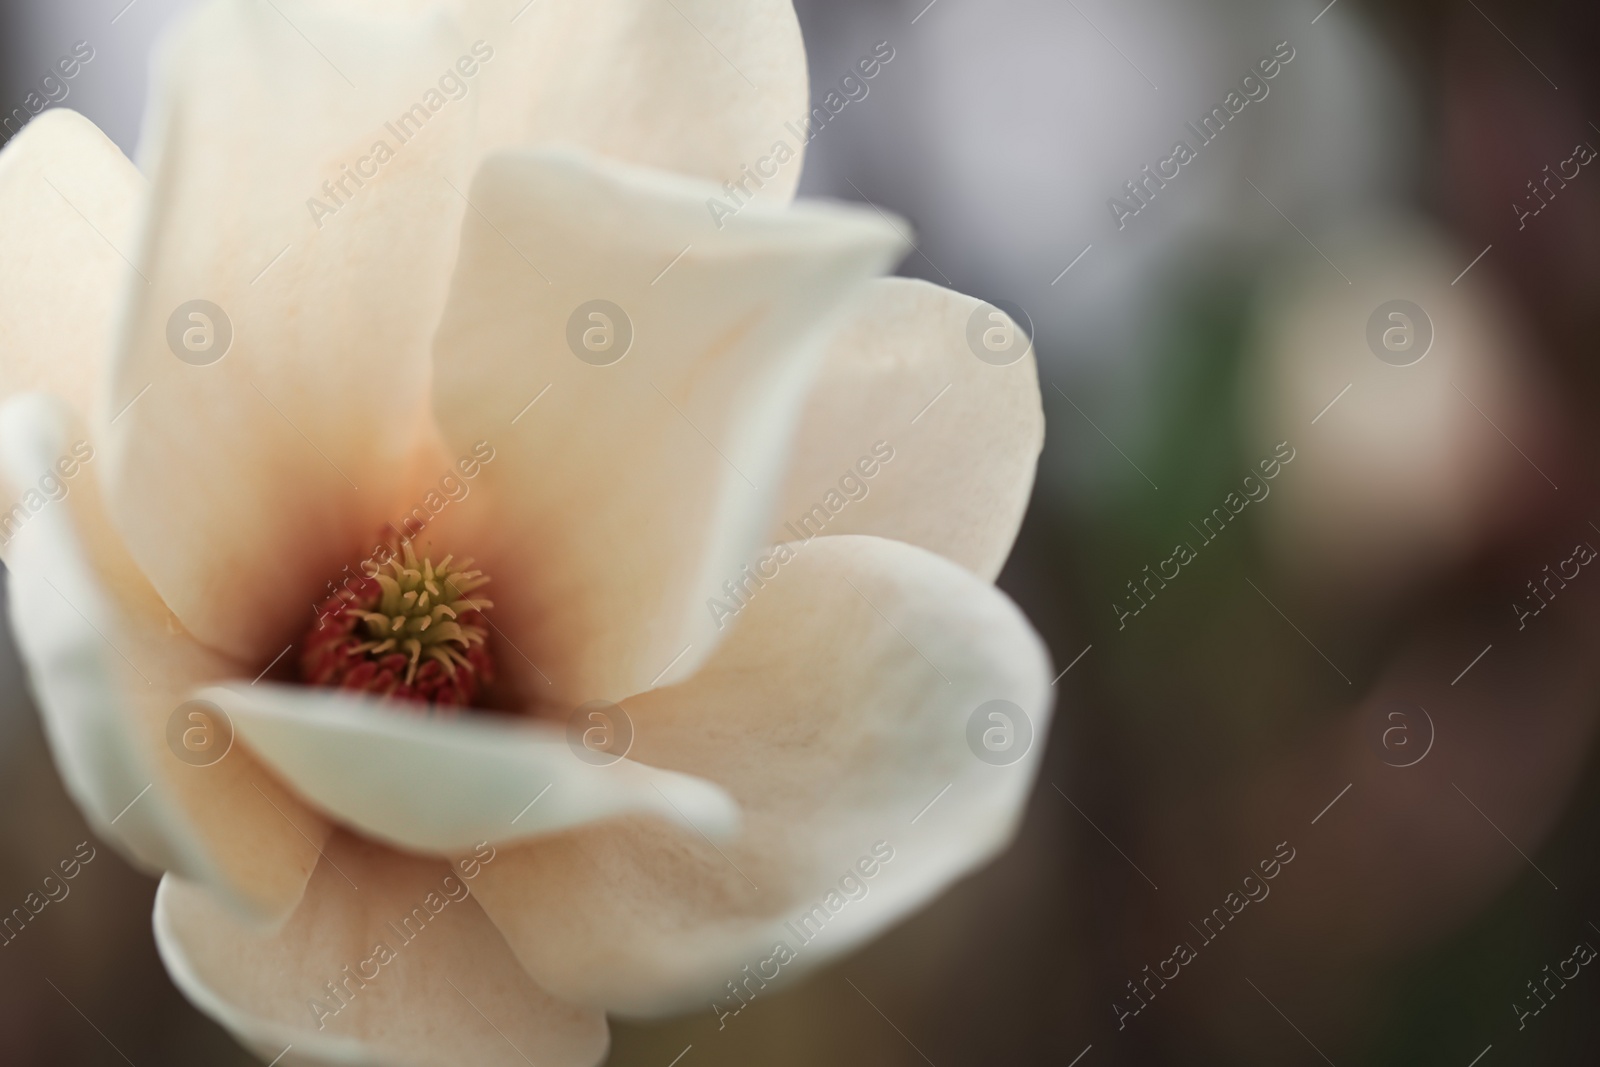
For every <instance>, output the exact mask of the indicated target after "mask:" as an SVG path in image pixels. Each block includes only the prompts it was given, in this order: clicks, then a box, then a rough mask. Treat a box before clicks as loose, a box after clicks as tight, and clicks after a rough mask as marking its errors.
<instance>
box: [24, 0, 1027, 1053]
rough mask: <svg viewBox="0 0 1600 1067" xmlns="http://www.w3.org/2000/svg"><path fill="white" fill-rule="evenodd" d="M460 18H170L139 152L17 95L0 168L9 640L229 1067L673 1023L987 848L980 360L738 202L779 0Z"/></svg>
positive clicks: (497, 1045) (763, 146)
mask: <svg viewBox="0 0 1600 1067" xmlns="http://www.w3.org/2000/svg"><path fill="white" fill-rule="evenodd" d="M511 7H512V5H501V4H498V3H496V4H488V3H485V4H476V3H468V2H459V3H454V4H445V3H440V4H427V3H410V4H395V5H392V8H388V9H384V10H381V11H379V10H377V9H376V8H377V5H372V4H367V3H357V2H355V0H350V2H347V3H339V4H332V5H328V4H323V5H313V4H310V3H293V2H290V0H274V2H272V3H266V2H261V3H257V2H254V0H227V2H220V3H215V4H212V5H209V6H207V7H204V8H202V9H200V10H199V11H198V12H197V13H196V14H195V16H194V17H193V18H192V19H191V20H190V21H188V22H187V23H186V24H184V25H183V26H182V28H181V29H180V31H179V32H178V33H177V34H176V35H175V36H174V37H173V39H172V40H171V41H170V42H169V44H168V46H167V48H166V50H165V52H164V54H163V56H162V59H161V63H160V66H159V69H160V72H161V73H160V75H159V76H158V78H157V79H156V85H155V94H154V101H153V103H152V114H151V117H150V119H149V121H148V122H147V127H146V132H145V144H146V149H147V151H148V153H149V155H148V159H146V160H145V161H144V166H143V174H145V175H148V178H149V183H148V185H147V184H146V180H145V178H144V177H141V172H140V171H139V170H136V169H135V168H134V166H133V165H132V164H131V163H129V162H128V161H127V160H126V159H124V158H123V157H122V156H121V155H120V154H119V153H118V151H117V150H116V149H115V148H114V147H113V146H112V145H111V143H110V142H109V141H107V140H106V139H105V138H104V137H103V136H101V135H100V133H99V132H98V131H97V130H95V129H94V127H93V126H92V125H91V124H90V123H88V122H87V121H85V120H84V119H82V118H81V117H78V116H76V115H74V114H72V113H70V112H67V111H52V112H49V113H47V114H45V115H43V116H41V117H40V118H38V119H36V120H35V121H34V122H33V123H32V124H31V125H30V126H29V127H28V128H27V130H26V131H25V132H24V133H23V134H22V135H21V136H19V137H18V138H16V139H15V141H14V142H13V143H12V144H11V145H10V146H9V147H8V148H7V149H6V151H5V152H4V154H3V155H0V212H3V213H4V214H3V216H0V290H3V291H4V292H5V293H6V296H7V300H6V304H5V307H4V311H3V315H0V354H3V358H4V360H5V361H6V362H5V368H6V373H5V376H4V384H3V389H4V391H5V393H6V394H7V397H8V399H7V400H6V402H5V405H4V407H3V409H0V470H3V474H4V480H5V491H6V493H7V494H8V496H7V497H5V500H4V501H3V502H4V503H8V504H9V503H10V502H14V503H15V506H11V507H10V508H9V510H8V511H6V512H5V513H4V514H0V526H3V531H0V532H3V534H4V536H5V538H6V544H5V558H6V562H7V564H8V565H9V567H10V568H11V586H10V588H11V617H12V621H13V626H14V629H15V632H16V634H17V638H18V641H19V643H20V645H21V647H22V651H23V655H24V657H25V659H26V662H27V665H28V669H29V673H30V677H31V679H32V684H33V688H34V692H35V695H36V697H37V700H38V703H39V706H40V708H41V710H42V712H43V715H44V720H45V724H46V728H47V733H48V736H49V740H50V743H51V746H52V749H53V752H54V754H55V757H56V760H57V762H58V764H59V766H60V769H61V772H62V775H63V777H64V778H65V780H66V783H67V785H68V787H69V788H70V790H71V792H72V795H73V796H74V798H75V799H76V801H77V802H78V803H79V804H80V805H81V806H82V808H83V810H84V812H85V813H86V814H87V816H88V818H89V820H90V821H91V823H92V824H93V826H94V828H95V829H96V831H97V832H98V833H99V834H101V835H102V836H103V837H105V838H106V839H107V840H108V841H110V842H113V843H114V844H115V845H116V846H118V847H119V848H120V849H121V850H122V851H123V852H124V853H125V854H126V855H127V856H128V857H129V858H130V859H132V860H133V861H134V862H135V863H137V864H139V865H141V866H142V867H144V868H146V869H149V870H152V871H160V872H165V876H164V877H163V879H162V883H161V888H160V891H159V893H158V895H157V902H156V912H155V933H156V939H157V942H158V945H159V947H160V951H161V954H162V957H163V959H164V960H165V962H166V965H167V967H168V969H169V971H170V973H171V974H172V977H173V979H174V981H175V982H176V983H177V984H178V985H179V987H180V988H181V989H182V990H183V991H184V993H185V994H186V995H187V996H188V997H189V998H190V999H191V1000H192V1001H193V1002H194V1003H195V1004H196V1005H197V1006H199V1007H200V1008H201V1009H202V1010H204V1011H205V1012H207V1013H208V1014H210V1015H211V1016H212V1017H214V1018H216V1019H217V1020H219V1021H220V1022H221V1023H222V1024H223V1025H225V1026H227V1027H228V1028H229V1029H230V1030H231V1031H232V1032H233V1033H234V1034H236V1035H237V1036H238V1037H239V1039H240V1040H241V1041H243V1042H244V1043H246V1044H247V1045H248V1046H249V1047H250V1048H252V1050H254V1051H256V1052H257V1053H258V1054H260V1055H262V1056H263V1057H264V1058H265V1059H268V1060H271V1059H272V1058H273V1057H277V1056H280V1055H282V1056H283V1057H284V1058H283V1059H282V1060H281V1061H280V1062H282V1063H294V1062H301V1063H383V1064H419V1065H420V1064H429V1065H431V1064H456V1063H473V1064H512V1063H524V1062H537V1063H539V1064H542V1065H555V1067H560V1065H568V1064H593V1063H596V1062H597V1061H598V1060H599V1059H600V1058H602V1056H603V1055H604V1051H605V1047H606V1041H607V1036H606V1035H607V1031H606V1023H605V1013H606V1012H608V1011H614V1012H619V1013H628V1014H640V1015H648V1014H654V1013H662V1012H673V1011H681V1010H685V1009H690V1008H692V1009H694V1010H698V1011H705V1010H706V1009H707V1007H708V1006H709V1007H710V1009H711V1010H712V1011H713V1012H716V1013H717V1014H718V1017H719V1018H720V1019H722V1020H723V1024H724V1025H725V1024H726V1017H727V1015H728V1014H730V1013H732V1012H733V1011H735V1010H737V1008H738V1007H739V1005H741V1004H742V1003H743V1002H744V1001H745V1000H747V999H748V998H749V997H751V996H754V995H755V994H756V992H758V991H763V990H765V989H766V988H767V987H768V985H769V984H770V983H772V982H778V981H783V980H787V979H789V978H791V977H793V975H795V974H798V973H800V972H802V971H804V970H806V969H809V968H811V967H814V966H815V965H817V964H818V963H820V962H822V961H824V960H826V959H828V958H830V957H833V956H835V955H837V954H838V953H840V952H843V951H845V950H847V949H849V948H850V947H852V946H854V945H857V944H860V943H861V942H862V941H863V940H865V939H867V938H869V937H871V936H873V935H874V934H875V933H877V932H878V931H881V930H882V929H884V928H885V926H887V925H888V924H890V923H893V922H895V921H896V920H898V919H900V918H902V917H904V916H905V915H907V914H908V913H909V912H910V911H912V910H913V909H915V908H916V907H918V906H919V905H921V904H922V903H924V902H925V901H927V900H928V899H929V898H930V897H931V896H933V895H934V894H936V893H938V892H939V891H940V890H941V889H942V888H943V887H945V886H946V885H948V884H949V883H950V882H951V881H952V880H953V879H955V878H957V877H959V876H960V875H962V874H964V873H966V872H968V871H970V870H972V869H973V868H974V867H976V866H977V865H979V864H981V863H983V862H984V861H985V860H986V859H987V858H989V857H990V856H992V855H993V854H994V853H995V852H996V850H998V849H999V848H1001V847H1002V846H1003V845H1004V844H1005V842H1006V841H1007V840H1008V838H1009V836H1010V834H1011V832H1012V831H1013V829H1014V826H1015V823H1016V820H1017V818H1018V814H1019V811H1020V808H1021V805H1022V802H1023V799H1024V797H1025V796H1026V794H1027V792H1028V788H1029V785H1030V781H1031V778H1032V772H1033V768H1034V766H1035V761H1036V758H1037V755H1038V752H1039V751H1040V749H1041V747H1042V744H1041V739H1042V736H1043V731H1044V729H1045V727H1046V723H1047V718H1048V714H1049V695H1048V694H1049V671H1048V666H1047V661H1046V656H1045V653H1044V650H1043V648H1042V647H1041V644H1040V642H1039V641H1038V639H1037V637H1036V636H1035V635H1034V633H1033V632H1032V630H1031V629H1030V628H1029V626H1028V625H1027V623H1026V621H1025V620H1024V619H1023V617H1022V616H1021V614H1020V613H1019V612H1018V610H1017V609H1016V608H1015V606H1013V605H1012V604H1011V603H1010V601H1008V600H1007V599H1006V598H1005V597H1004V596H1002V595H1001V594H1000V593H999V592H997V591H996V590H995V589H994V588H993V586H992V584H991V583H992V580H993V578H994V576H995V574H996V573H997V572H998V570H999V568H1000V565H1001V563H1002V562H1003V560H1004V559H1005V557H1006V555H1007V553H1008V552H1009V550H1010V546H1011V542H1012V540H1013V538H1014V537H1015V534H1016V530H1017V527H1018V524H1019V522H1020V519H1021V515H1022V512H1023V508H1024V505H1025V502H1026V499H1027V496H1028V492H1029V489H1030V486H1031V483H1032V479H1033V470H1034V464H1035V460H1036V457H1037V454H1038V450H1039V448H1040V441H1041V433H1042V429H1041V427H1042V416H1041V411H1040V401H1039V393H1038V383H1037V379H1036V375H1035V372H1034V369H1033V363H1032V359H1031V355H1029V354H1028V353H1027V351H1026V346H1025V345H1023V346H1022V347H1019V348H1018V349H1017V352H1018V353H1019V354H1020V357H1021V358H1018V359H1015V360H1013V361H1010V362H1009V363H1007V361H1006V360H1004V359H994V358H978V354H979V353H984V352H985V350H984V345H988V346H989V347H990V348H993V347H995V345H996V343H998V344H999V345H1000V346H1001V347H1004V346H1005V345H1007V344H1016V343H1019V342H1016V341H1015V340H1014V339H1013V340H1007V339H1008V338H1010V337H1011V335H1012V333H1013V332H1014V327H1013V326H1012V325H1011V324H1009V323H1008V322H1006V321H1005V320H1003V319H1002V318H999V317H995V316H997V314H998V313H996V312H994V311H993V309H991V308H988V307H987V306H986V305H981V304H980V303H979V302H978V301H976V300H973V299H971V298H968V297H964V296H961V295H958V294H955V293H952V292H949V291H947V290H944V289H941V288H938V287H935V286H931V285H927V284H923V283H921V282H914V281H905V280H893V279H882V278H877V277H876V276H877V275H880V274H881V273H882V272H883V271H884V270H886V269H887V268H888V267H889V266H891V265H892V263H893V262H894V260H895V259H896V258H897V257H898V256H900V255H901V254H902V253H903V252H904V251H905V244H906V239H905V238H904V236H903V234H904V227H903V224H901V223H899V222H897V221H895V220H892V219H889V218H888V217H887V216H885V215H883V214H882V213H880V212H878V211H876V210H870V209H864V208H863V209H855V208H845V207H842V206H836V205H825V204H798V205H789V204H788V203H787V201H788V200H789V198H790V196H791V194H792V191H793V188H794V184H795V182H796V179H797V176H798V169H799V159H798V155H799V152H800V150H801V149H802V148H803V145H801V144H799V143H798V138H797V137H796V136H795V135H794V133H793V132H792V131H791V130H790V127H789V126H788V125H786V123H788V122H789V121H790V120H793V119H796V118H797V117H799V116H801V115H803V114H804V111H805V107H806V86H805V75H804V70H805V65H804V56H803V52H802V49H801V45H800V40H799V32H798V28H797V25H796V21H795V17H794V13H793V11H792V10H791V9H790V7H789V4H788V3H787V0H760V2H750V3H745V4H740V5H726V4H715V3H712V2H711V0H704V2H691V0H678V2H676V3H674V4H658V3H655V2H648V3H647V2H642V0H641V2H637V3H635V2H631V0H613V2H609V3H604V4H589V5H583V6H582V7H579V6H578V5H561V4H554V3H550V2H548V0H545V2H536V3H535V4H533V5H532V6H531V7H526V8H524V9H523V10H522V11H521V12H512V11H510V10H508V9H509V8H511ZM800 128H801V129H803V127H800ZM779 144H783V145H784V146H785V148H786V149H787V151H779V150H778V146H779ZM713 202H717V203H721V204H723V205H724V208H726V206H727V205H729V204H732V205H734V206H736V207H737V210H736V211H728V210H726V209H724V210H713V209H712V208H711V207H710V206H709V205H711V204H712V203H713ZM597 302H598V303H597ZM995 331H999V333H998V335H997V334H996V333H995ZM969 334H970V335H972V336H974V337H977V338H979V339H980V342H981V343H980V342H972V341H969ZM996 336H998V337H999V341H998V342H996V341H995V338H996ZM975 345H976V347H974V346H975ZM987 355H988V356H992V355H993V353H992V352H991V353H987ZM1002 363H1004V364H1006V365H998V364H1002ZM995 701H1005V702H1009V703H1007V704H1004V705H995V704H994V703H993V702H995ZM597 702H600V703H597ZM604 702H609V703H604ZM995 707H1000V708H1002V709H1006V708H1009V709H1010V711H1009V712H1005V711H1003V710H1002V711H998V712H997V711H995V710H993V709H994V708H995ZM596 731H598V734H596ZM591 742H593V743H591ZM813 942H814V943H813ZM779 944H783V945H785V951H782V952H780V951H778V945H779ZM291 1046H292V1047H291Z"/></svg>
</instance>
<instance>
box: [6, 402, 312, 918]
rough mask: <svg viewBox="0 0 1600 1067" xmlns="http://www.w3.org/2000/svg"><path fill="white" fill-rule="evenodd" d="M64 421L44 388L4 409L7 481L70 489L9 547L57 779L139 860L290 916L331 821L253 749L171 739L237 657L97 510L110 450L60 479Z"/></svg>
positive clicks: (244, 903)
mask: <svg viewBox="0 0 1600 1067" xmlns="http://www.w3.org/2000/svg"><path fill="white" fill-rule="evenodd" d="M70 427H71V422H70V416H69V414H68V412H67V410H66V409H65V407H64V405H63V404H62V402H61V401H59V400H56V399H54V398H51V397H46V396H44V395H42V394H25V395H23V396H19V397H14V398H12V399H11V400H10V401H8V402H7V403H6V405H5V406H4V408H0V458H3V464H4V473H5V476H6V480H7V481H9V482H10V483H11V484H13V485H33V486H40V485H43V484H44V483H43V482H42V481H41V479H42V478H43V477H44V474H43V473H42V472H46V471H51V472H52V473H55V474H56V475H58V480H57V481H56V482H55V484H56V485H57V486H59V487H62V488H64V490H65V497H64V498H63V499H59V500H55V501H50V502H45V501H47V500H48V498H47V497H46V496H45V495H44V493H43V492H41V490H40V489H38V488H35V489H34V490H33V493H34V495H35V496H36V497H37V502H38V503H39V504H40V506H39V507H38V508H37V510H34V511H31V512H27V513H25V515H24V516H23V517H22V519H21V522H20V526H18V527H16V529H15V536H14V537H13V538H12V541H11V544H10V546H9V547H10V555H9V559H8V563H9V567H10V570H11V579H10V600H11V603H10V609H11V623H12V630H13V632H14V633H15V634H16V636H17V643H18V645H19V647H20V649H21V651H22V657H23V661H24V662H25V663H26V665H27V667H28V674H29V678H30V680H31V682H32V685H33V691H34V696H35V698H36V700H37V702H38V705H39V710H40V713H41V714H42V716H43V718H44V725H45V733H46V735H47V736H48V738H49V740H50V747H51V751H52V753H53V754H54V756H55V759H56V764H57V766H58V767H59V768H60V770H61V776H62V779H63V780H64V781H65V782H66V785H67V789H68V791H69V792H70V793H71V794H72V797H73V799H74V800H76V801H77V802H78V806H79V807H80V808H82V809H83V811H84V813H85V815H86V816H87V817H88V819H89V822H90V824H91V825H92V826H93V827H94V829H95V831H96V832H97V833H98V834H100V835H101V836H102V837H105V838H108V839H109V840H111V841H112V842H113V843H115V844H117V845H119V846H120V847H121V848H122V850H123V851H124V852H125V854H127V855H128V856H129V858H131V859H132V860H134V862H136V863H138V864H139V865H140V866H142V867H144V868H146V869H147V870H154V871H159V870H174V871H178V872H180V873H182V874H183V875H184V876H185V877H188V878H191V879H194V880H196V881H200V882H203V883H205V884H206V885H208V886H211V887H213V888H214V889H216V890H217V891H218V892H219V893H221V894H224V895H225V896H226V897H227V898H228V900H229V902H230V904H232V905H233V906H235V907H236V908H237V909H238V910H240V911H242V912H245V913H247V914H249V915H251V916H254V917H256V918H260V919H267V920H271V919H275V918H279V917H281V916H283V915H286V914H288V912H289V910H290V909H291V908H293V907H294V904H295V902H296V901H298V900H299V898H300V893H301V891H302V890H303V889H304V887H305V883H306V879H307V878H308V877H310V874H311V871H312V868H313V867H315V865H316V862H317V848H318V846H319V845H320V844H321V842H322V839H323V838H324V837H325V836H326V835H327V832H328V827H327V824H326V823H324V822H323V821H322V820H321V819H320V818H318V817H317V816H316V815H314V814H312V813H311V812H310V811H308V810H306V809H305V807H304V806H302V805H301V804H300V803H299V801H297V800H296V799H295V798H294V797H293V796H292V795H290V794H288V793H287V792H286V791H285V790H284V788H283V786H282V785H280V784H279V783H278V782H277V780H276V779H275V778H273V777H272V776H271V775H270V774H268V773H267V772H266V771H264V770H263V769H262V768H261V766H260V765H259V764H257V763H256V762H255V760H254V759H253V758H252V757H251V756H250V754H249V752H247V751H244V750H243V749H240V748H237V747H235V748H233V749H227V748H224V749H222V750H221V751H223V752H225V753H226V754H225V755H223V756H222V757H221V759H220V760H218V761H216V762H212V763H209V765H205V766H196V765H194V764H193V763H191V762H186V761H184V760H182V759H180V758H179V756H178V750H177V749H176V748H173V747H171V741H170V739H171V737H172V734H171V733H169V727H170V725H171V723H172V722H173V720H174V718H175V717H177V718H178V721H179V723H180V726H181V728H182V729H188V728H190V726H189V724H190V720H189V719H188V717H187V712H180V708H181V706H182V705H183V704H185V703H186V702H187V700H188V699H189V695H190V691H191V690H192V689H193V688H194V687H195V686H197V685H203V684H207V683H211V682H216V681H219V680H222V679H224V678H228V677H230V676H237V674H238V671H239V667H238V665H237V664H235V663H233V662H231V661H229V660H227V659H225V658H224V657H222V656H219V655H217V654H216V653H215V652H212V651H211V650H210V649H208V648H206V647H204V646H203V645H201V644H199V643H198V642H197V641H195V640H194V639H193V638H192V637H191V636H190V635H189V634H187V633H185V632H184V631H183V629H182V627H180V626H178V625H177V622H176V620H175V619H173V617H172V614H171V613H170V612H169V611H167V609H166V607H165V605H163V604H162V603H161V600H160V598H159V597H157V596H156V595H155V592H154V591H153V590H152V589H151V588H150V585H149V583H148V582H146V581H145V580H144V578H143V576H141V575H140V574H139V571H138V568H137V567H135V566H134V564H133V562H132V560H130V559H129V558H128V556H127V552H126V551H125V550H124V549H123V547H122V545H121V543H120V542H119V541H118V540H117V537H116V535H115V533H114V532H112V530H111V528H110V526H109V524H108V523H107V521H106V518H105V515H104V512H103V510H102V509H101V505H100V500H99V494H98V489H97V486H96V484H95V478H96V475H97V471H98V468H99V465H100V463H101V462H103V461H102V460H101V459H100V458H99V457H98V456H96V457H93V458H92V459H91V460H90V461H89V462H88V463H87V464H83V465H81V466H79V467H78V469H77V470H76V472H75V473H74V475H73V476H72V477H71V478H66V479H60V478H59V474H60V473H61V471H62V468H60V467H55V466H54V465H55V464H56V463H57V461H58V460H60V459H61V458H62V457H67V458H74V459H76V458H81V456H82V451H81V450H80V451H79V452H78V453H76V454H74V453H73V452H72V451H71V448H72V443H73V442H74V436H73V434H72V432H71V428H70ZM79 440H81V438H80V439H79ZM26 507H27V505H26V504H24V509H25V511H26ZM8 518H9V516H8ZM202 728H203V727H202ZM218 736H219V737H220V734H219V735H218ZM180 737H181V730H180ZM215 743H217V744H221V743H222V742H221V741H220V740H218V741H216V742H215Z"/></svg>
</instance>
